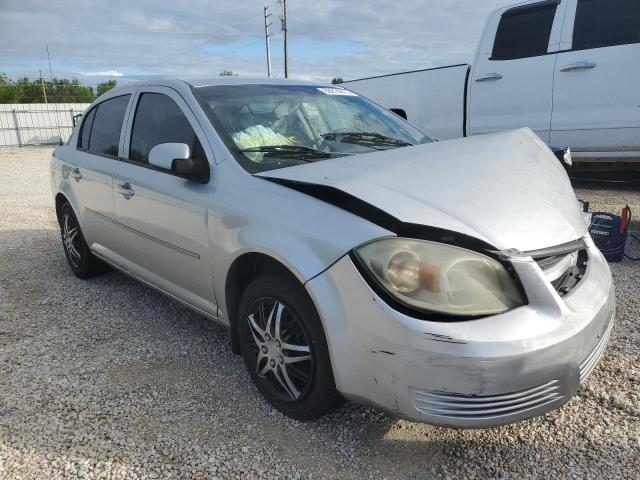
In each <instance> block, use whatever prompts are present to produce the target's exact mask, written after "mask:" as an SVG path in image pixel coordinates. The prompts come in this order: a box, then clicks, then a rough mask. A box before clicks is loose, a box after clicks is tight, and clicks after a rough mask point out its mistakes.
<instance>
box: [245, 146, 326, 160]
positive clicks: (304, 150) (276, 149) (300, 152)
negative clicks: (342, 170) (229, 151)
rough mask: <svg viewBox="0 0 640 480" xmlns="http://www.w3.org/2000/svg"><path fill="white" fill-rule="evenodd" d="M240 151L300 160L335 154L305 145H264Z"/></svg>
mask: <svg viewBox="0 0 640 480" xmlns="http://www.w3.org/2000/svg"><path fill="white" fill-rule="evenodd" d="M240 151H241V152H242V153H264V154H266V155H268V156H270V157H279V158H292V157H293V158H296V159H300V160H311V159H316V158H317V159H320V158H331V157H332V156H333V154H331V153H329V152H323V151H322V150H316V149H315V148H311V147H306V146H304V145H262V146H260V147H251V148H243V149H241V150H240Z"/></svg>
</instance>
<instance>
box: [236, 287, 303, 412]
mask: <svg viewBox="0 0 640 480" xmlns="http://www.w3.org/2000/svg"><path fill="white" fill-rule="evenodd" d="M246 321H247V323H248V327H249V328H247V336H248V337H250V338H248V339H247V340H248V342H249V346H250V347H251V350H252V351H253V353H254V358H255V368H256V373H257V375H258V377H260V378H262V379H264V380H265V382H266V383H267V385H268V386H269V388H270V389H271V390H272V391H273V392H274V393H275V394H276V395H277V396H278V397H279V398H281V399H282V400H284V401H288V402H294V401H297V400H299V399H301V398H302V397H303V396H304V395H305V394H306V393H307V392H308V390H309V388H310V387H311V384H312V381H313V355H312V351H311V347H310V341H309V336H308V334H307V332H306V331H305V328H304V327H303V324H302V322H301V321H300V319H299V318H298V316H297V315H296V314H295V313H294V312H293V311H292V310H291V309H290V308H288V307H287V306H286V305H285V304H284V303H282V302H280V301H279V300H276V299H274V298H262V299H259V300H257V301H256V302H254V303H253V305H252V307H251V309H250V311H249V315H248V317H247V318H246Z"/></svg>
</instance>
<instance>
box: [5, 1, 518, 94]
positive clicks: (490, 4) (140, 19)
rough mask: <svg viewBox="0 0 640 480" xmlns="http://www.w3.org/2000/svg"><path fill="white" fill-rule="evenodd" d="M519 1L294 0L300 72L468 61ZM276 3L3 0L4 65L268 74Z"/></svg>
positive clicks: (120, 72) (56, 70) (126, 74)
mask: <svg viewBox="0 0 640 480" xmlns="http://www.w3.org/2000/svg"><path fill="white" fill-rule="evenodd" d="M510 3H513V2H510V1H509V0H403V1H402V2H398V1H397V0H394V1H391V0H368V1H366V2H353V1H346V0H316V1H314V2H309V1H308V0H307V1H303V0H289V34H290V43H289V45H290V56H289V70H290V76H291V77H293V78H303V79H316V80H323V81H324V80H330V79H331V78H332V77H334V76H341V77H343V78H344V79H350V78H358V77H363V76H370V75H378V74H384V73H392V72H397V71H403V70H413V69H418V68H428V67H433V66H441V65H446V64H449V63H460V62H467V61H470V60H471V59H472V58H473V55H474V52H475V48H476V45H477V42H478V40H479V37H480V35H481V33H482V29H483V27H484V24H485V21H486V19H487V16H488V15H489V13H490V12H491V11H492V10H493V9H495V8H497V7H499V6H503V5H508V4H510ZM267 4H269V5H270V7H271V9H272V12H273V13H274V15H273V16H272V17H271V18H272V21H273V23H274V25H273V27H272V31H273V32H274V33H276V35H274V37H273V38H272V56H273V71H274V73H275V75H276V76H282V70H283V68H282V67H283V65H282V64H283V62H282V35H281V34H280V33H278V30H279V20H278V18H277V17H278V14H279V13H280V6H279V4H277V3H276V2H275V1H273V0H243V1H242V2H239V1H233V2H232V1H228V0H190V1H189V2H176V1H175V0H110V1H108V2H104V1H101V2H97V1H92V0H57V1H55V2H54V1H47V0H0V72H5V73H7V74H8V75H9V76H11V77H14V78H15V77H19V76H29V77H35V76H37V75H38V70H39V69H42V70H43V73H44V74H45V75H47V74H48V65H47V56H46V50H45V44H48V45H49V49H50V52H51V59H52V69H53V74H54V76H58V77H67V78H78V79H79V80H80V81H81V82H83V83H85V84H95V83H97V82H99V81H104V80H105V79H109V78H115V79H117V80H119V81H120V82H126V81H128V80H132V79H138V78H145V77H153V76H174V77H193V76H196V77H206V76H208V77H211V76H216V75H217V74H218V73H219V72H220V71H222V70H232V71H234V72H236V73H238V74H240V75H243V76H264V75H265V74H266V61H265V46H264V37H263V28H264V25H263V19H262V8H263V6H264V5H267Z"/></svg>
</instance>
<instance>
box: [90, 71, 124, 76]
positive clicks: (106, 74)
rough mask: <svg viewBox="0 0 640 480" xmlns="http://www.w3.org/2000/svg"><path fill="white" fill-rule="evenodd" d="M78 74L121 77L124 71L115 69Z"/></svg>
mask: <svg viewBox="0 0 640 480" xmlns="http://www.w3.org/2000/svg"><path fill="white" fill-rule="evenodd" d="M80 75H84V76H85V77H122V76H124V73H122V72H118V71H117V70H107V71H105V72H80Z"/></svg>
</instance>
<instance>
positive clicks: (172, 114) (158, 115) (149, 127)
mask: <svg viewBox="0 0 640 480" xmlns="http://www.w3.org/2000/svg"><path fill="white" fill-rule="evenodd" d="M161 143H185V144H187V145H188V146H189V148H190V149H191V158H192V159H193V160H194V161H201V162H204V163H206V162H207V158H206V155H205V153H204V150H203V149H202V145H201V144H200V141H199V140H198V137H197V136H196V133H195V131H194V130H193V127H192V126H191V124H190V123H189V120H188V119H187V117H185V115H184V113H182V110H180V107H179V106H178V105H177V104H176V102H174V101H173V100H172V99H171V98H169V97H168V96H166V95H163V94H161V93H143V94H142V95H141V96H140V100H139V101H138V108H137V109H136V114H135V117H134V120H133V129H132V131H131V147H130V149H129V159H130V160H133V161H136V162H141V163H149V152H150V151H151V149H152V148H153V147H155V146H156V145H159V144H161Z"/></svg>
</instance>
